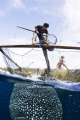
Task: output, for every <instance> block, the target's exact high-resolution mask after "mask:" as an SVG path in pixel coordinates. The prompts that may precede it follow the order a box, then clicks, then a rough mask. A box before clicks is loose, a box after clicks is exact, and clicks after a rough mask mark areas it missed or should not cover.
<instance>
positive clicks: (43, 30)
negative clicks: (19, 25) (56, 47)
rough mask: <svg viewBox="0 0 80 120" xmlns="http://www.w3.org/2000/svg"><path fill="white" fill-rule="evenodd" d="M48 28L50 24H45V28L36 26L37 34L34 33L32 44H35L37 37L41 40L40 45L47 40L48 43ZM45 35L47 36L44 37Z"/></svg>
mask: <svg viewBox="0 0 80 120" xmlns="http://www.w3.org/2000/svg"><path fill="white" fill-rule="evenodd" d="M48 27H49V24H48V23H44V24H43V26H41V25H37V26H35V33H33V38H32V44H34V43H35V40H36V37H37V36H38V38H39V42H40V43H41V42H42V41H43V40H46V41H47V42H48V40H49V35H48V30H47V28H48ZM43 33H45V34H46V36H44V35H43Z"/></svg>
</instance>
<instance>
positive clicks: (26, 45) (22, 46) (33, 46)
mask: <svg viewBox="0 0 80 120" xmlns="http://www.w3.org/2000/svg"><path fill="white" fill-rule="evenodd" d="M5 47H8V48H41V47H40V46H39V44H34V45H33V44H20V45H0V48H5ZM42 47H43V48H57V49H76V50H80V47H77V46H61V45H47V44H43V45H42Z"/></svg>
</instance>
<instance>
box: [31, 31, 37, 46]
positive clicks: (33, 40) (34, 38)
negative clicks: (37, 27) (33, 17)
mask: <svg viewBox="0 0 80 120" xmlns="http://www.w3.org/2000/svg"><path fill="white" fill-rule="evenodd" d="M36 37H37V34H36V33H33V38H32V44H34V43H35V40H36Z"/></svg>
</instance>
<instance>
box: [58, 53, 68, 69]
mask: <svg viewBox="0 0 80 120" xmlns="http://www.w3.org/2000/svg"><path fill="white" fill-rule="evenodd" d="M64 58H65V57H64V56H63V55H62V56H61V58H60V60H59V62H58V63H57V66H56V68H57V69H61V67H62V65H63V66H65V67H66V68H67V66H66V65H65V64H64V62H65V61H64ZM67 69H68V68H67Z"/></svg>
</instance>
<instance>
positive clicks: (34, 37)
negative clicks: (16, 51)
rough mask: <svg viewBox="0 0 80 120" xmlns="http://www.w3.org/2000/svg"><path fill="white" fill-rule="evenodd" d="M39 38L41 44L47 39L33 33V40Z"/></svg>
mask: <svg viewBox="0 0 80 120" xmlns="http://www.w3.org/2000/svg"><path fill="white" fill-rule="evenodd" d="M37 36H38V38H39V42H40V41H42V40H45V37H44V36H43V35H42V34H37V33H35V32H34V33H33V38H32V39H36V38H37Z"/></svg>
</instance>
